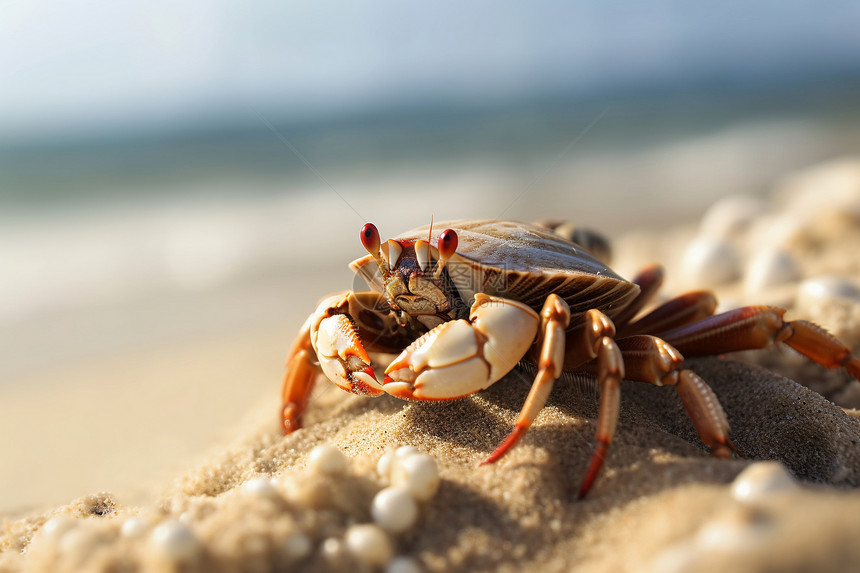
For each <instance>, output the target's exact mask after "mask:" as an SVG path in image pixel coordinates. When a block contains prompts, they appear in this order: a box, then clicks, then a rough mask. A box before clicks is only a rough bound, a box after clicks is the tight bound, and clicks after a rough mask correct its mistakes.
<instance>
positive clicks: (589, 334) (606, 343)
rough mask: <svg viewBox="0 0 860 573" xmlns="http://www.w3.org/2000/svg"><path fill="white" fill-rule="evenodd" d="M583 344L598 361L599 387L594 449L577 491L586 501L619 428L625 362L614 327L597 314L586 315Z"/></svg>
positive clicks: (602, 315)
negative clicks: (586, 343)
mask: <svg viewBox="0 0 860 573" xmlns="http://www.w3.org/2000/svg"><path fill="white" fill-rule="evenodd" d="M585 332H586V340H587V341H588V342H591V349H590V350H591V356H596V357H597V381H598V383H599V385H600V407H599V410H598V414H597V448H596V449H595V450H594V455H593V456H592V457H591V463H590V464H589V466H588V471H587V472H586V474H585V479H584V480H583V481H582V486H581V487H580V488H579V498H580V499H582V498H583V497H585V494H587V493H588V490H590V489H591V486H592V484H593V483H594V480H595V479H597V476H598V474H599V473H600V469H601V468H602V467H603V460H604V459H605V458H606V454H607V453H608V452H609V444H610V443H611V442H612V437H613V436H614V435H615V426H616V425H617V424H618V410H619V407H620V405H621V387H620V384H621V379H622V378H624V361H623V360H622V357H621V352H620V351H619V349H618V345H617V344H616V343H615V340H614V339H613V338H614V336H615V326H614V325H613V324H612V321H611V320H609V318H608V317H607V316H606V315H604V314H603V313H602V312H600V311H598V310H589V311H588V312H587V313H586V330H585Z"/></svg>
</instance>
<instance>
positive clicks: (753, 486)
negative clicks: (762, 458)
mask: <svg viewBox="0 0 860 573" xmlns="http://www.w3.org/2000/svg"><path fill="white" fill-rule="evenodd" d="M797 487H798V486H797V483H796V482H795V481H794V478H792V477H791V475H790V474H789V473H788V470H787V469H785V466H783V465H782V464H781V463H779V462H775V461H768V462H756V463H754V464H752V465H750V466H749V467H747V468H746V469H745V470H744V471H742V472H741V473H740V474H738V476H737V477H736V478H735V481H734V482H732V496H733V497H734V498H735V499H736V500H738V501H744V502H749V501H758V500H761V499H764V498H766V497H767V496H769V495H770V494H773V493H778V492H783V491H788V490H794V489H797Z"/></svg>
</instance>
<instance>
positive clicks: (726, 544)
mask: <svg viewBox="0 0 860 573" xmlns="http://www.w3.org/2000/svg"><path fill="white" fill-rule="evenodd" d="M770 532H772V528H771V527H770V526H769V523H768V522H767V521H764V520H762V519H761V518H757V517H756V516H755V515H753V514H750V513H749V512H745V511H743V510H736V509H732V510H730V511H727V512H725V513H724V514H722V515H719V516H717V517H716V518H715V519H713V520H711V521H710V522H708V523H706V524H705V525H703V526H702V528H701V529H700V530H699V532H698V534H697V535H696V537H695V544H696V546H697V547H698V548H699V549H710V550H716V551H739V550H743V549H749V548H752V547H756V546H760V545H761V544H762V543H763V542H764V541H765V539H766V538H767V534H768V533H770Z"/></svg>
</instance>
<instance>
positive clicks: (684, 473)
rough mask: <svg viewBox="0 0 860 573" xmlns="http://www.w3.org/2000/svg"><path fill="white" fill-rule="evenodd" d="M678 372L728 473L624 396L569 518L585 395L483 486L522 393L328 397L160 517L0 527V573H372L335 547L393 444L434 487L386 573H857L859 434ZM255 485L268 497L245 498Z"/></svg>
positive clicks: (765, 376) (746, 369)
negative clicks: (709, 391)
mask: <svg viewBox="0 0 860 573" xmlns="http://www.w3.org/2000/svg"><path fill="white" fill-rule="evenodd" d="M692 364H693V367H694V369H695V370H696V371H697V372H698V373H699V374H700V375H701V376H703V377H704V378H705V379H706V380H708V381H709V382H710V383H711V384H712V386H713V388H714V390H715V392H716V393H717V395H718V396H719V397H720V399H721V401H722V402H723V404H724V406H725V408H726V411H727V412H728V414H729V419H730V422H731V425H732V436H733V439H734V441H735V442H736V444H737V446H738V448H739V450H740V451H741V453H742V454H743V455H744V457H745V459H733V460H717V459H712V458H710V457H709V456H707V454H706V452H705V449H704V446H703V445H702V444H701V443H700V442H699V441H698V438H697V437H696V433H695V430H694V429H693V427H692V424H691V423H690V422H689V420H688V419H687V417H686V414H685V412H684V409H683V407H682V406H681V403H680V400H679V399H678V397H677V396H676V395H675V393H674V391H673V390H672V389H671V388H666V387H664V388H657V387H652V386H649V385H646V384H639V383H632V382H625V383H624V384H623V396H624V398H623V401H622V410H621V420H620V423H619V427H618V433H617V435H616V439H615V441H614V443H613V446H612V450H611V452H610V454H609V456H608V458H607V460H606V465H605V469H604V472H603V474H602V475H601V477H600V478H599V479H598V481H597V483H596V485H595V487H594V489H593V490H592V492H591V494H590V495H589V497H588V498H587V499H585V500H583V501H577V500H576V496H575V493H576V490H577V488H578V486H579V483H580V480H581V479H582V476H583V475H584V472H585V469H586V466H587V463H588V461H589V457H590V454H591V451H592V447H593V433H594V421H595V417H596V399H595V398H596V397H595V395H594V392H593V384H592V383H589V381H587V380H563V381H560V382H559V383H558V384H557V386H556V389H555V390H554V392H553V394H552V396H551V399H550V403H549V405H548V407H547V408H546V409H545V410H544V411H543V412H542V414H541V415H540V416H539V418H538V420H537V423H536V424H535V426H534V427H533V428H532V430H531V431H530V432H529V433H528V434H527V436H526V437H525V438H524V439H523V441H522V443H521V444H520V445H518V446H517V447H516V448H515V449H514V450H512V451H511V452H510V454H509V455H508V456H507V457H505V458H503V460H501V461H500V462H499V463H497V464H495V465H492V466H479V465H478V463H479V461H480V460H481V459H482V458H483V457H484V456H486V454H487V453H489V451H491V450H492V448H494V447H495V445H496V444H497V443H498V442H499V441H500V440H501V439H502V438H503V437H504V436H505V435H506V433H507V432H508V430H509V429H510V427H511V423H512V422H513V420H514V418H515V417H516V414H517V412H518V410H519V407H520V405H521V403H522V401H523V400H524V398H525V395H526V393H527V391H528V385H529V377H528V374H527V373H523V372H515V373H513V374H512V375H510V376H509V377H508V378H507V379H505V380H502V381H500V382H499V383H497V384H496V385H494V386H493V387H492V388H490V389H489V390H487V391H485V392H483V393H480V394H478V395H476V396H473V397H469V398H465V399H462V400H457V401H452V402H446V403H410V404H404V403H403V402H400V401H399V400H396V399H393V398H388V397H383V398H380V399H376V400H371V399H362V398H357V397H352V396H349V395H345V394H343V393H341V392H339V391H336V390H335V391H332V392H325V393H324V395H323V397H322V398H321V399H318V400H315V401H314V403H313V404H312V406H311V410H310V412H309V415H308V418H309V419H308V426H307V427H306V428H304V429H302V430H301V431H299V432H296V433H295V434H293V435H290V436H286V437H281V436H279V435H278V432H277V428H276V424H275V422H274V421H272V423H267V424H265V426H263V427H259V428H257V429H256V430H251V431H249V433H248V435H247V436H245V437H244V438H243V439H242V440H241V441H240V442H238V443H236V444H235V445H233V446H231V447H229V448H226V449H224V450H223V451H220V452H217V453H215V454H213V457H212V460H211V461H210V462H209V463H207V464H205V465H203V466H202V467H199V468H197V469H194V470H192V471H189V472H188V473H187V474H185V475H184V476H182V477H181V478H180V479H178V480H177V481H176V483H175V484H174V486H172V487H171V488H170V489H169V491H167V492H165V494H164V496H163V498H162V501H161V502H160V503H158V504H155V505H153V506H150V507H124V506H123V505H122V500H115V499H113V498H112V497H111V496H110V495H109V494H104V495H96V496H89V497H87V498H83V499H81V500H78V501H77V502H75V503H73V504H71V505H68V506H65V507H62V508H59V509H57V510H55V511H52V512H48V513H45V514H43V515H38V516H31V517H26V518H22V519H18V520H13V521H9V522H7V523H6V526H5V533H4V534H3V536H2V537H0V548H2V554H0V555H2V558H0V559H2V560H0V570H2V571H19V570H51V571H63V570H80V569H92V570H131V571H134V570H139V569H142V570H161V569H165V570H171V569H174V568H178V569H180V570H188V571H197V570H199V571H266V570H274V569H277V568H290V567H291V566H294V567H295V568H296V569H297V570H303V571H315V570H319V571H323V570H356V569H358V570H369V571H370V570H375V569H378V568H379V567H378V566H376V567H375V566H374V565H373V564H372V562H370V564H369V562H367V561H366V560H363V558H362V557H361V555H360V554H356V550H355V548H352V549H351V548H350V546H349V545H348V544H347V543H346V542H345V539H346V538H347V536H348V535H349V533H348V532H349V530H350V527H352V526H354V525H355V524H359V523H370V522H372V517H371V514H370V506H371V503H372V500H373V497H374V495H375V494H376V493H377V492H378V491H379V490H380V489H382V488H383V487H385V485H386V478H385V476H380V475H379V474H378V472H377V470H376V464H377V461H378V459H379V458H380V457H381V456H382V454H383V453H384V452H385V451H386V449H389V450H390V449H391V448H393V447H396V446H398V445H403V444H410V445H414V446H416V447H417V448H418V449H419V450H420V451H422V452H425V453H429V454H431V455H432V456H433V457H434V458H435V460H436V461H437V463H438V466H439V470H440V473H441V477H442V482H441V487H440V488H439V491H438V493H437V494H436V495H435V496H434V497H433V498H432V499H430V500H429V501H427V502H423V503H421V504H419V515H418V518H417V522H416V523H415V524H414V525H413V526H412V527H411V528H409V529H408V530H407V531H405V532H402V533H396V534H390V535H388V536H387V540H388V541H387V543H389V546H390V548H391V549H390V550H389V552H388V554H387V555H388V557H389V558H390V557H391V556H392V555H399V556H405V557H407V558H408V559H407V560H400V561H393V562H391V563H392V565H391V569H392V570H397V569H396V568H397V567H400V568H401V569H400V570H409V569H403V568H404V567H418V569H417V570H427V571H452V570H459V571H467V570H468V571H481V570H485V571H489V570H512V571H513V570H522V569H523V567H528V566H532V567H534V566H537V567H539V568H540V569H541V570H548V571H565V570H569V569H570V568H571V567H573V566H577V567H580V568H583V569H585V570H608V569H612V570H620V571H625V570H626V571H641V570H643V569H645V570H647V569H648V568H651V569H652V570H665V569H666V568H671V567H675V568H676V569H675V570H687V568H689V567H692V568H693V569H694V570H700V569H701V570H718V569H720V568H721V567H723V566H732V567H738V568H739V569H738V570H761V569H762V568H763V567H764V566H765V565H767V566H768V567H781V566H782V565H786V564H790V565H791V568H795V569H797V570H801V569H815V570H828V571H838V570H845V568H846V567H847V564H848V563H849V562H852V563H855V564H856V563H860V548H858V546H857V544H856V542H855V540H854V539H853V535H851V534H850V532H851V531H856V528H857V526H858V523H860V518H858V517H857V515H860V511H858V510H860V494H858V493H857V492H855V491H853V490H852V489H850V488H853V487H856V486H857V485H858V484H860V448H858V444H860V421H858V420H857V419H855V418H853V417H851V416H849V415H847V414H846V413H845V412H844V411H843V410H842V409H840V408H839V407H837V406H835V405H833V404H832V403H830V402H828V401H826V400H824V399H823V398H821V397H820V396H819V395H817V394H815V393H813V392H812V391H810V390H808V389H806V388H804V387H802V386H800V385H798V384H796V383H794V382H792V381H790V380H787V379H784V378H781V377H779V376H776V375H773V374H771V373H769V372H767V371H765V370H763V369H761V368H758V367H755V366H748V365H743V364H739V363H734V362H728V361H723V360H720V359H704V360H698V361H694V362H693V363H692ZM321 443H332V444H337V446H338V447H339V448H341V449H342V451H343V452H344V453H345V454H346V455H347V457H348V458H349V464H348V467H347V468H346V469H345V470H344V471H343V472H342V473H338V472H334V473H329V474H326V473H324V472H323V473H321V472H319V471H314V470H311V469H307V468H306V467H305V466H306V465H307V463H308V461H307V457H308V453H309V452H310V451H311V450H312V448H313V447H314V446H316V445H318V444H321ZM763 459H767V460H779V461H780V462H782V463H783V464H784V465H785V467H787V468H788V469H789V471H790V472H791V473H792V474H793V475H794V477H795V478H796V479H797V480H799V482H800V485H799V486H796V485H793V484H789V487H787V488H785V487H784V488H782V489H780V488H771V489H772V490H774V491H770V490H768V489H767V488H765V489H766V491H765V492H764V493H762V494H760V495H759V496H757V497H756V498H755V499H753V500H752V501H750V500H746V501H742V500H739V499H738V496H737V494H733V493H732V491H731V490H730V487H729V484H730V483H731V482H732V480H733V479H734V478H735V476H736V475H737V474H738V473H739V472H741V471H742V470H743V469H744V468H746V467H747V466H749V465H751V464H754V463H755V462H754V460H763ZM261 476H263V477H267V478H268V477H272V478H274V480H271V481H268V480H266V481H265V482H264V481H261V480H260V479H254V478H259V477H261ZM765 482H767V479H766V480H765ZM777 482H778V480H777ZM261 484H263V485H261ZM825 484H826V485H831V486H837V487H838V488H840V489H839V490H838V491H836V490H833V489H830V488H825V487H822V485H825ZM49 518H51V519H50V521H49V522H48V525H47V526H45V525H44V524H45V522H46V520H48V519H49ZM159 524H160V525H159ZM171 528H173V529H171Z"/></svg>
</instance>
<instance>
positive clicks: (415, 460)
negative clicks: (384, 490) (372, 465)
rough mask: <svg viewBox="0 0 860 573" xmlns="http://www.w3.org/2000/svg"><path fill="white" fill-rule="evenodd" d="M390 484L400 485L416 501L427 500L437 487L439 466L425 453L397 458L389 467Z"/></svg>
mask: <svg viewBox="0 0 860 573" xmlns="http://www.w3.org/2000/svg"><path fill="white" fill-rule="evenodd" d="M391 483H392V485H396V486H400V487H402V488H404V489H405V490H406V491H408V492H409V493H410V494H411V495H412V497H414V498H415V499H417V500H418V501H427V500H429V499H430V498H431V497H433V496H434V495H435V494H436V491H437V490H438V489H439V468H438V467H437V466H436V460H434V459H433V458H432V457H431V456H428V455H427V454H413V455H411V456H406V457H405V458H402V459H397V460H396V461H395V463H394V465H393V467H392V468H391Z"/></svg>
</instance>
